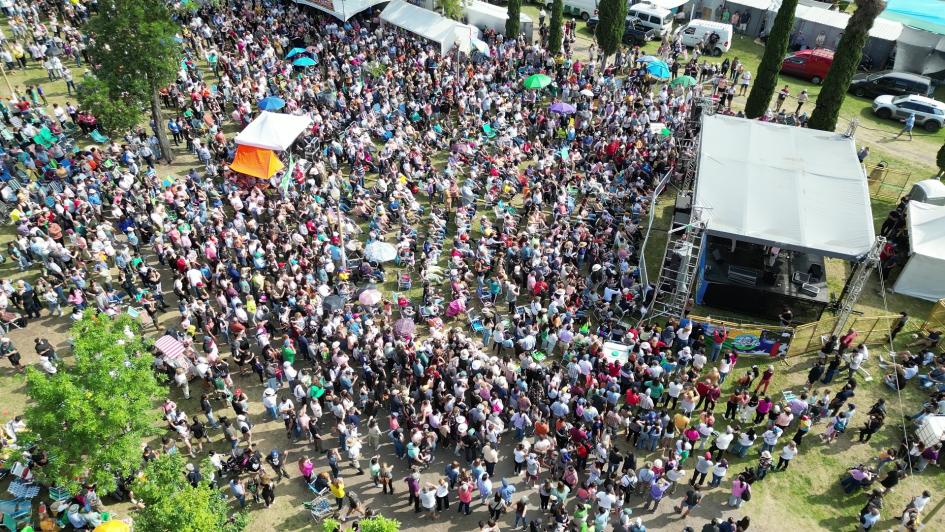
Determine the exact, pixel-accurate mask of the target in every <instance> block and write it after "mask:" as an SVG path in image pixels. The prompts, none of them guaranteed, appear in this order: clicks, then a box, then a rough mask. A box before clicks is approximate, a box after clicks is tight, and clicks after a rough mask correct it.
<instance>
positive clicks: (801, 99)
mask: <svg viewBox="0 0 945 532" xmlns="http://www.w3.org/2000/svg"><path fill="white" fill-rule="evenodd" d="M808 100H810V96H808V95H807V91H806V90H802V91H801V93H800V94H798V95H797V109H795V110H794V114H796V115H799V114H801V108H802V107H804V104H805V103H807V102H808Z"/></svg>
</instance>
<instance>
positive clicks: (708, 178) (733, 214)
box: [695, 115, 875, 259]
mask: <svg viewBox="0 0 945 532" xmlns="http://www.w3.org/2000/svg"><path fill="white" fill-rule="evenodd" d="M701 138H702V140H701V145H700V155H699V175H698V181H697V186H696V200H695V205H696V207H699V208H701V209H702V217H703V219H705V220H707V222H708V231H709V233H711V234H714V235H717V236H723V237H727V238H734V239H736V240H743V241H748V242H755V243H759V244H773V245H775V244H776V245H778V246H779V247H783V248H788V249H794V250H798V251H809V252H813V253H819V254H823V255H827V256H832V257H839V258H845V259H855V258H857V257H860V256H861V255H863V254H865V253H866V252H867V251H869V249H870V248H871V247H872V245H873V241H874V240H875V233H874V232H873V214H872V211H871V209H870V197H869V190H868V188H867V184H866V175H865V173H864V170H863V167H862V166H861V165H860V163H859V160H858V159H857V156H856V146H855V144H854V142H853V139H851V138H847V137H844V136H843V135H838V134H836V133H826V132H823V131H818V130H814V129H806V128H799V127H794V126H784V125H780V124H772V123H769V122H761V121H758V120H748V119H744V118H735V117H731V116H720V115H713V116H706V117H705V119H704V121H703V124H702V136H701Z"/></svg>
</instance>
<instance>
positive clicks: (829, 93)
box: [807, 0, 886, 131]
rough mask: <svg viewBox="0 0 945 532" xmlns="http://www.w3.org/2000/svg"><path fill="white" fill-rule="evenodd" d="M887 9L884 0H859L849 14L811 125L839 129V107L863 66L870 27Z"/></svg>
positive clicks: (812, 114)
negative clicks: (851, 82) (852, 80)
mask: <svg viewBox="0 0 945 532" xmlns="http://www.w3.org/2000/svg"><path fill="white" fill-rule="evenodd" d="M884 9H886V2H885V0H856V11H854V12H853V15H851V16H850V20H849V21H848V22H847V27H846V29H845V30H844V31H843V35H842V36H841V37H840V42H839V43H837V51H836V52H835V53H834V55H833V64H832V65H830V70H829V71H827V77H825V78H824V86H823V88H822V89H820V95H819V96H818V97H817V106H816V107H814V112H812V113H811V115H810V122H808V124H807V126H808V127H810V128H812V129H819V130H821V131H833V130H834V129H836V128H837V118H839V116H840V106H841V105H843V98H844V97H846V94H847V89H849V87H850V80H851V79H853V75H854V74H856V69H857V68H858V67H859V66H860V59H862V58H863V47H864V46H866V40H867V39H869V31H870V28H872V27H873V22H874V21H875V20H876V17H878V16H879V14H880V13H882V12H883V10H884Z"/></svg>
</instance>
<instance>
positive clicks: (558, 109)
mask: <svg viewBox="0 0 945 532" xmlns="http://www.w3.org/2000/svg"><path fill="white" fill-rule="evenodd" d="M548 109H549V110H550V111H551V112H552V113H558V114H562V115H569V114H571V113H573V112H574V111H577V109H575V108H574V106H573V105H571V104H567V103H564V102H555V103H553V104H551V107H549V108H548Z"/></svg>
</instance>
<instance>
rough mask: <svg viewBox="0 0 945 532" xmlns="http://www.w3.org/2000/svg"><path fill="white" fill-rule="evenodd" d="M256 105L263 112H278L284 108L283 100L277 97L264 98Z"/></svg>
mask: <svg viewBox="0 0 945 532" xmlns="http://www.w3.org/2000/svg"><path fill="white" fill-rule="evenodd" d="M256 105H257V106H258V107H259V108H260V109H262V110H263V111H278V110H279V109H282V108H283V107H285V100H283V99H282V98H279V97H278V96H266V97H265V98H263V99H262V100H259V103H257V104H256Z"/></svg>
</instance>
